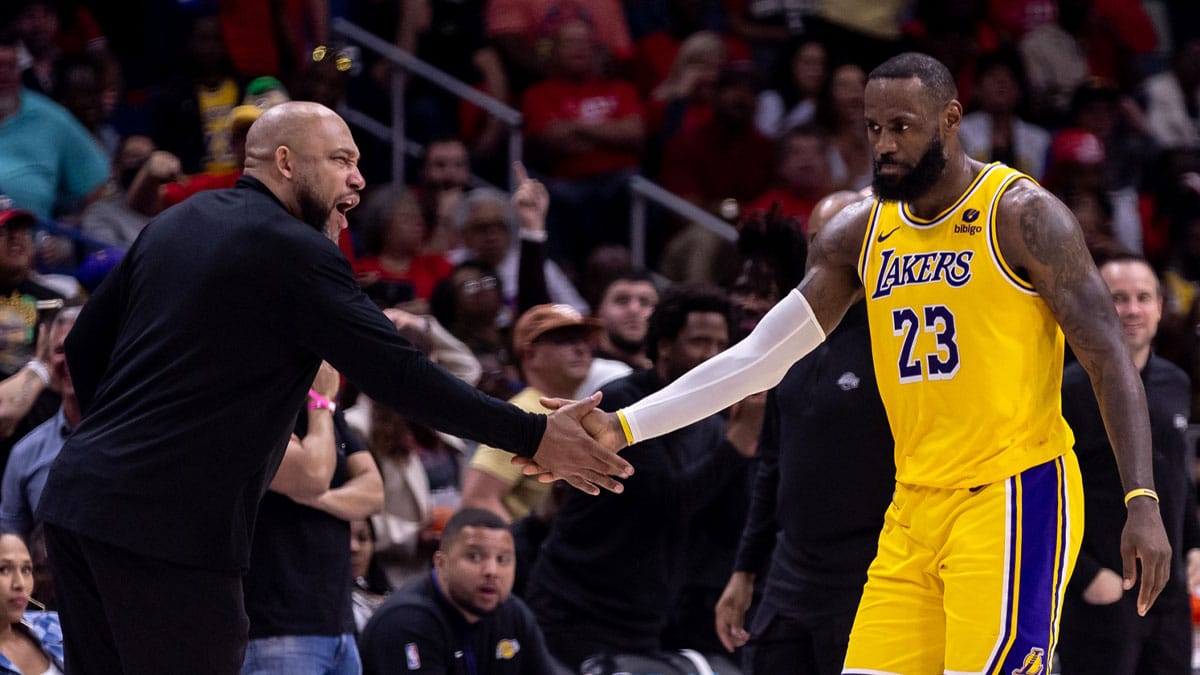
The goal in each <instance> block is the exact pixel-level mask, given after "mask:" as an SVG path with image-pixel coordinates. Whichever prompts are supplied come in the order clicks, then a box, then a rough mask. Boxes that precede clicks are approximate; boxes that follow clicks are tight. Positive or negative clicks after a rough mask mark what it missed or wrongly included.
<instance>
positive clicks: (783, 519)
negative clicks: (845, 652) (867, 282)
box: [735, 303, 896, 605]
mask: <svg viewBox="0 0 1200 675" xmlns="http://www.w3.org/2000/svg"><path fill="white" fill-rule="evenodd" d="M893 452H894V451H893V443H892V432H891V428H890V427H889V426H888V420H887V413H886V412H885V411H884V408H883V402H882V401H881V400H880V398H879V389H878V387H877V385H876V384H875V371H874V367H873V365H872V363H871V342H870V334H869V333H868V331H867V316H866V306H865V304H863V303H859V304H857V305H855V306H854V307H851V308H850V310H849V311H848V312H847V313H846V317H845V318H844V319H842V322H841V324H840V325H839V326H838V327H837V329H835V330H834V331H833V332H832V333H830V335H829V338H828V339H827V340H826V341H825V342H824V343H823V344H821V345H820V346H819V347H817V349H816V350H814V351H813V352H812V353H811V354H809V355H808V356H806V357H804V358H803V359H801V360H800V361H799V362H798V363H796V365H794V366H792V368H791V369H790V370H789V371H788V372H787V374H786V375H785V376H784V378H783V380H782V381H780V383H779V384H778V385H777V386H776V387H775V388H774V389H772V390H771V391H770V392H769V393H768V394H767V410H766V413H765V416H764V419H763V433H762V437H761V439H760V440H759V444H758V453H759V460H758V461H759V467H758V476H757V480H756V482H755V485H754V491H753V495H752V497H751V503H750V515H749V517H748V518H747V521H746V528H745V530H744V531H743V533H742V542H741V546H740V547H739V550H738V558H737V562H736V564H735V569H736V570H739V571H744V572H752V573H755V574H760V575H761V574H762V573H764V572H765V571H766V570H767V567H768V561H770V570H771V571H770V575H769V577H768V581H767V584H768V586H767V588H766V589H765V590H764V596H785V597H786V599H783V600H780V602H781V603H782V604H783V605H787V604H789V603H795V602H798V600H797V598H798V597H799V589H801V588H803V587H805V586H809V585H814V584H815V585H818V586H821V587H824V588H845V589H854V588H861V586H862V584H863V582H864V581H866V575H867V566H868V565H869V564H870V562H871V559H872V558H874V557H875V550H876V545H877V543H878V539H879V531H880V530H881V529H882V527H883V515H884V512H885V511H886V509H887V505H888V502H889V501H890V500H891V497H892V492H893V490H894V486H895V473H896V471H895V460H894V457H893ZM772 551H774V553H773V555H772ZM779 599H780V598H779V597H776V600H779Z"/></svg>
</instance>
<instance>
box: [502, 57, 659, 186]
mask: <svg viewBox="0 0 1200 675" xmlns="http://www.w3.org/2000/svg"><path fill="white" fill-rule="evenodd" d="M521 112H522V113H523V114H524V115H525V131H526V133H528V134H529V135H530V136H531V137H532V136H537V135H538V134H540V133H542V132H543V131H545V129H546V127H547V126H549V124H550V123H551V122H554V121H559V120H573V121H577V122H582V123H584V124H591V125H598V124H603V123H605V122H612V121H615V120H620V119H625V118H627V117H634V116H636V117H639V118H640V117H642V104H641V101H639V100H638V95H637V91H636V90H635V89H634V88H633V85H631V84H629V83H628V82H622V81H620V80H608V79H597V80H590V81H588V82H569V81H567V80H561V79H556V78H551V79H548V80H543V81H542V82H539V83H537V84H535V85H533V86H531V87H530V88H529V89H528V90H527V91H526V92H525V101H524V105H523V106H522V108H521ZM640 159H641V158H640V157H639V156H638V153H637V152H634V151H624V152H622V151H617V150H609V149H596V150H593V151H592V152H589V153H586V154H582V155H577V156H562V157H559V158H558V159H557V160H556V161H555V166H554V167H553V168H552V169H551V173H553V174H554V175H555V176H557V177H560V178H583V177H586V176H595V175H598V174H602V173H608V172H610V171H616V170H618V169H628V168H633V167H636V166H637V165H638V162H639V160H640Z"/></svg>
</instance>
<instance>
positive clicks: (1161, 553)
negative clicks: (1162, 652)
mask: <svg viewBox="0 0 1200 675" xmlns="http://www.w3.org/2000/svg"><path fill="white" fill-rule="evenodd" d="M996 227H997V230H996V232H997V236H998V238H999V240H1000V250H1001V252H1002V253H1003V254H1004V257H1005V259H1007V260H1008V263H1009V264H1010V265H1011V266H1013V267H1014V268H1016V269H1017V270H1018V271H1019V272H1020V273H1022V274H1023V275H1024V276H1025V277H1026V278H1027V279H1028V280H1029V281H1030V283H1032V284H1033V286H1034V288H1036V289H1037V291H1038V293H1039V294H1040V295H1041V297H1042V299H1043V300H1045V302H1046V304H1047V305H1048V306H1049V307H1050V311H1051V312H1052V313H1053V314H1054V317H1055V318H1056V319H1057V320H1058V323H1059V325H1061V326H1062V330H1063V334H1064V335H1065V336H1066V338H1067V341H1068V342H1069V343H1070V345H1071V349H1072V351H1074V352H1075V356H1076V357H1077V358H1078V359H1079V363H1080V365H1082V366H1083V368H1084V370H1086V371H1087V373H1088V376H1089V377H1090V378H1091V380H1092V389H1093V390H1094V391H1095V392H1096V401H1097V402H1099V404H1100V414H1101V415H1102V416H1103V418H1104V426H1105V429H1106V430H1107V431H1108V439H1109V443H1110V444H1111V445H1112V448H1113V454H1114V455H1115V456H1116V459H1117V468H1118V470H1119V471H1120V474H1121V484H1122V485H1123V486H1124V489H1125V491H1126V492H1128V491H1129V490H1135V489H1138V488H1150V489H1153V488H1154V473H1153V468H1152V464H1151V441H1150V418H1149V415H1148V413H1147V409H1146V392H1145V390H1144V389H1143V388H1142V380H1141V377H1140V376H1139V375H1138V372H1137V370H1136V368H1135V367H1134V365H1133V360H1132V358H1131V357H1130V355H1129V351H1128V349H1127V348H1126V346H1125V343H1124V340H1123V339H1122V337H1121V328H1120V325H1119V324H1118V322H1117V315H1116V311H1115V310H1114V309H1113V302H1112V297H1111V295H1110V294H1109V291H1108V287H1107V286H1106V285H1105V284H1104V280H1103V279H1102V278H1101V277H1100V273H1099V272H1098V271H1097V270H1096V266H1095V264H1094V263H1093V262H1092V258H1091V255H1090V253H1089V252H1088V250H1087V247H1086V245H1085V244H1084V241H1083V235H1082V233H1081V232H1080V230H1079V225H1078V223H1076V221H1075V217H1074V216H1073V215H1072V214H1071V212H1070V211H1069V210H1068V209H1067V207H1066V206H1065V205H1063V203H1062V202H1060V201H1059V200H1058V199H1056V198H1054V197H1053V196H1052V195H1051V194H1050V193H1049V192H1046V191H1045V190H1044V189H1042V188H1040V187H1037V186H1035V185H1033V184H1031V183H1029V182H1027V181H1021V182H1018V183H1017V184H1016V185H1014V186H1013V187H1012V189H1010V190H1009V191H1008V192H1007V193H1006V194H1005V195H1004V196H1003V197H1002V198H1001V200H1000V206H999V209H998V212H997V223H996ZM1048 365H1049V367H1056V364H1048ZM1170 556H1171V550H1170V545H1169V544H1168V542H1167V536H1166V532H1165V530H1164V529H1163V525H1162V518H1161V515H1160V514H1159V510H1158V503H1157V502H1155V501H1154V500H1152V499H1149V498H1146V497H1135V498H1134V499H1132V500H1130V502H1129V507H1128V515H1127V517H1126V521H1125V529H1124V531H1123V532H1122V534H1121V559H1122V562H1123V565H1124V578H1125V589H1126V590H1129V589H1131V588H1132V587H1133V584H1134V582H1135V581H1136V578H1137V565H1136V563H1135V558H1140V559H1141V561H1142V586H1141V590H1140V592H1139V593H1138V613H1140V614H1142V615H1145V613H1146V612H1147V611H1148V610H1149V609H1150V605H1152V604H1153V603H1154V599H1155V598H1156V597H1158V594H1159V592H1161V591H1162V589H1163V586H1164V585H1165V584H1166V582H1167V577H1168V576H1169V574H1170Z"/></svg>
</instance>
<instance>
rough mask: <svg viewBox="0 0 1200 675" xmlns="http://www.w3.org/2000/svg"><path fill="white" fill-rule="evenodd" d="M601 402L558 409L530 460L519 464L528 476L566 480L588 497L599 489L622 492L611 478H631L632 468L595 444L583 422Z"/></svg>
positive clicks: (594, 396) (589, 400)
mask: <svg viewBox="0 0 1200 675" xmlns="http://www.w3.org/2000/svg"><path fill="white" fill-rule="evenodd" d="M599 402H600V394H598V393H597V394H592V395H591V396H589V397H588V398H585V399H581V400H578V401H571V402H569V403H565V404H564V405H562V406H561V407H558V408H557V409H556V410H554V411H553V412H552V413H550V416H549V417H548V418H547V420H546V433H545V435H543V436H542V442H541V444H540V445H538V449H537V452H536V453H534V455H533V458H532V460H526V461H520V460H521V459H522V458H515V459H514V462H513V463H514V464H523V465H524V469H523V470H524V472H525V473H526V474H527V475H537V476H538V480H539V481H542V482H551V481H554V480H565V481H566V482H568V483H570V484H571V485H573V486H575V487H576V488H579V489H580V490H583V491H584V492H586V493H588V494H590V495H598V494H600V488H604V489H605V490H608V491H610V492H617V493H619V492H621V491H622V490H623V489H624V488H623V486H622V485H621V483H620V482H619V481H617V480H616V479H615V478H613V476H617V477H620V478H626V477H628V476H631V475H633V467H632V466H631V465H630V464H629V462H626V461H625V460H623V459H621V458H620V457H618V456H617V453H616V452H615V451H613V450H610V449H609V448H607V447H605V446H604V445H601V444H600V443H598V442H596V440H595V439H594V438H592V436H591V435H589V430H587V429H585V428H584V424H583V420H584V418H585V417H587V416H588V414H589V413H591V412H593V411H594V410H595V408H596V404H597V403H599Z"/></svg>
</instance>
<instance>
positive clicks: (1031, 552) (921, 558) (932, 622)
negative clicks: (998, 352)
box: [842, 452, 1083, 675]
mask: <svg viewBox="0 0 1200 675" xmlns="http://www.w3.org/2000/svg"><path fill="white" fill-rule="evenodd" d="M1082 537H1083V486H1082V484H1081V481H1080V477H1079V464H1078V462H1077V461H1076V459H1075V453H1073V452H1068V453H1067V454H1065V455H1063V456H1062V457H1059V458H1057V459H1054V460H1051V461H1049V462H1046V463H1045V464H1041V465H1039V466H1035V467H1032V468H1030V469H1026V470H1025V471H1023V472H1021V473H1020V474H1018V475H1016V476H1013V477H1012V478H1009V479H1007V480H1004V481H1001V482H998V483H992V484H989V485H984V486H980V487H978V488H972V489H953V490H952V489H942V488H928V487H915V486H904V485H897V487H896V496H895V498H894V500H893V502H892V504H891V506H890V507H889V508H888V512H887V516H886V518H885V520H884V526H883V532H882V533H881V534H880V538H879V552H878V554H877V555H876V557H875V560H874V562H872V563H871V568H870V571H869V572H868V576H867V585H866V587H865V588H864V590H863V596H862V601H861V602H860V604H859V607H858V613H857V615H856V616H855V619H854V629H853V631H852V632H851V634H850V648H849V650H848V652H847V654H846V665H845V669H844V670H843V671H842V672H843V673H854V674H856V675H893V674H894V675H935V674H936V675H941V674H942V673H947V674H953V675H959V674H963V673H983V674H985V675H1045V674H1046V673H1048V672H1049V671H1050V661H1051V658H1052V657H1053V654H1054V648H1055V645H1056V642H1057V639H1058V626H1059V619H1060V618H1061V616H1062V601H1063V591H1064V589H1065V588H1066V585H1067V580H1068V579H1069V578H1070V575H1071V569H1072V568H1073V567H1074V565H1075V559H1076V557H1077V556H1078V554H1079V545H1080V540H1081V539H1082Z"/></svg>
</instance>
